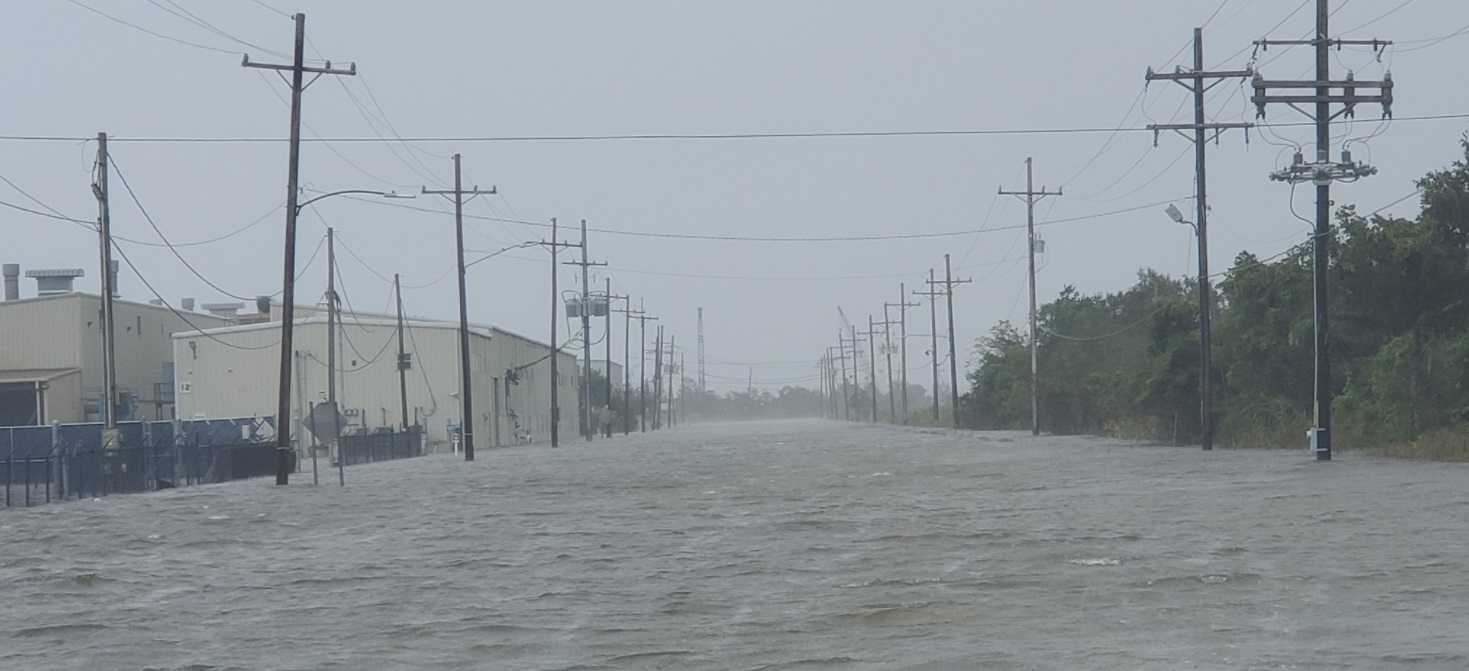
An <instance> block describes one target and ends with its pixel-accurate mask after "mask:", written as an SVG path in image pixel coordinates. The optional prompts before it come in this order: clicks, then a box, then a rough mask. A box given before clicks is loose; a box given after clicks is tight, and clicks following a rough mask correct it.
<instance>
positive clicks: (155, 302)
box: [148, 298, 164, 308]
mask: <svg viewBox="0 0 1469 671" xmlns="http://www.w3.org/2000/svg"><path fill="white" fill-rule="evenodd" d="M148 304H149V305H152V306H154V307H160V308H161V307H163V305H164V303H163V301H161V300H159V299H157V298H155V299H153V300H151V301H148Z"/></svg>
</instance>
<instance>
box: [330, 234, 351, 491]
mask: <svg viewBox="0 0 1469 671" xmlns="http://www.w3.org/2000/svg"><path fill="white" fill-rule="evenodd" d="M326 402H327V403H328V404H329V405H331V407H332V433H331V442H330V443H328V447H329V449H330V450H331V453H332V455H333V456H335V457H336V459H337V485H338V486H341V487H345V486H347V465H346V462H347V460H346V459H344V458H343V456H344V455H343V454H342V440H341V435H342V427H341V425H340V424H338V422H339V421H340V420H339V419H338V418H339V417H341V416H342V415H341V409H340V408H338V407H337V237H336V231H335V230H334V229H332V227H330V226H328V227H327V229H326Z"/></svg>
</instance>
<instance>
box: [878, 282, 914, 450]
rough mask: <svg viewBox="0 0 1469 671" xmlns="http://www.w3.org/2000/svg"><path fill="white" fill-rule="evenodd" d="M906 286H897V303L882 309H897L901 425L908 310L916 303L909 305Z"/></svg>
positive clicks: (905, 419)
mask: <svg viewBox="0 0 1469 671" xmlns="http://www.w3.org/2000/svg"><path fill="white" fill-rule="evenodd" d="M907 300H908V285H907V284H899V285H898V302H896V303H883V309H884V310H886V309H887V308H888V307H895V308H898V327H899V331H898V349H899V350H901V352H900V353H899V355H898V356H899V357H900V358H901V359H902V360H903V374H902V379H901V380H899V383H900V384H901V385H903V423H904V424H907V423H908V308H916V307H918V306H919V304H918V303H909V302H907Z"/></svg>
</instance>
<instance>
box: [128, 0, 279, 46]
mask: <svg viewBox="0 0 1469 671" xmlns="http://www.w3.org/2000/svg"><path fill="white" fill-rule="evenodd" d="M166 1H167V2H168V4H170V5H172V6H173V9H169V8H168V7H164V6H163V5H162V4H160V3H159V2H158V0H148V4H150V5H153V6H154V7H157V8H158V9H160V10H163V11H164V12H167V13H169V14H171V15H173V16H175V17H177V18H179V19H182V20H184V21H186V22H188V23H192V24H194V25H195V26H198V27H200V28H203V29H204V30H207V31H209V32H211V33H214V34H215V35H218V36H219V37H223V38H225V39H227V40H229V41H231V42H235V43H237V44H242V45H244V46H247V47H250V48H251V49H255V50H257V51H260V52H262V53H265V54H269V55H271V56H275V57H276V58H291V56H290V55H289V54H283V53H281V52H279V51H273V50H270V49H267V48H265V47H262V46H260V45H258V44H252V43H250V42H246V41H245V40H242V39H240V38H238V37H235V36H234V35H231V34H229V33H227V32H225V31H223V30H220V29H219V28H217V27H215V26H214V25H213V24H211V23H209V22H208V21H205V20H204V19H201V18H199V16H198V15H197V14H194V13H193V12H190V11H189V10H187V9H184V8H183V7H182V6H180V5H179V4H178V3H177V2H174V1H173V0H166Z"/></svg>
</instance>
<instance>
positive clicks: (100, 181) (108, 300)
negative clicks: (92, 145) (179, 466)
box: [92, 133, 121, 449]
mask: <svg viewBox="0 0 1469 671" xmlns="http://www.w3.org/2000/svg"><path fill="white" fill-rule="evenodd" d="M109 163H110V159H109V158H108V155H107V134H106V133H98V134H97V182H96V183H95V184H93V185H92V194H93V195H94V196H96V197H97V233H98V243H99V245H100V246H101V252H102V254H101V257H102V399H101V402H100V403H98V404H97V405H98V408H99V409H100V410H101V411H102V446H103V447H104V448H108V449H113V448H117V447H120V445H121V437H120V435H119V434H118V431H117V405H118V403H117V347H116V340H117V334H116V332H115V326H114V324H115V322H114V320H113V316H112V301H113V299H114V298H115V297H116V296H117V287H116V286H115V285H114V284H113V282H114V275H113V272H112V205H111V203H110V201H109V199H108V189H107V168H108V164H109Z"/></svg>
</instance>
